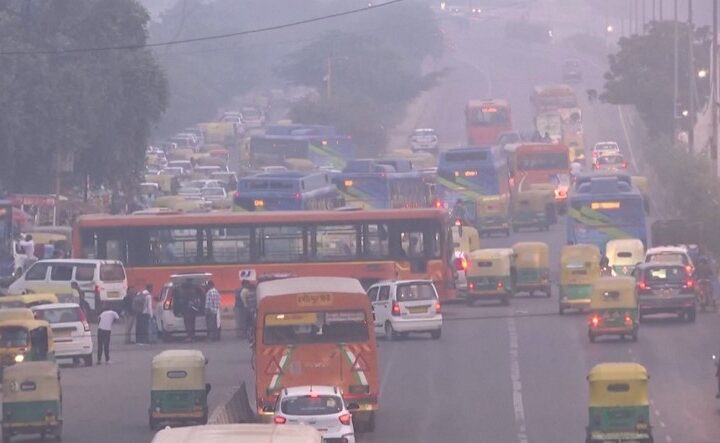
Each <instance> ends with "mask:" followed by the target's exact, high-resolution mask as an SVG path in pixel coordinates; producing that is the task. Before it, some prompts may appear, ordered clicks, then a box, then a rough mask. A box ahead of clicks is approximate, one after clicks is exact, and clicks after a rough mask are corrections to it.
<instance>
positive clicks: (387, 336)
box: [385, 322, 398, 341]
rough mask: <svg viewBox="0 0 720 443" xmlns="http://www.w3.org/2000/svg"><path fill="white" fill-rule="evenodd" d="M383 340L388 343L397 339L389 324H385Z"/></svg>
mask: <svg viewBox="0 0 720 443" xmlns="http://www.w3.org/2000/svg"><path fill="white" fill-rule="evenodd" d="M385 339H386V340H388V341H393V340H397V339H398V334H397V332H395V330H394V329H393V327H392V324H391V323H390V322H385Z"/></svg>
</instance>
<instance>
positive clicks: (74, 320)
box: [31, 303, 93, 366]
mask: <svg viewBox="0 0 720 443" xmlns="http://www.w3.org/2000/svg"><path fill="white" fill-rule="evenodd" d="M31 309H32V311H33V313H34V314H35V318H37V319H38V320H45V321H47V322H48V323H50V328H51V329H52V331H53V336H54V341H55V357H57V358H72V359H73V362H74V363H75V364H77V363H78V362H79V361H80V359H82V361H83V363H85V366H92V361H93V340H92V334H91V333H90V324H89V323H88V321H87V318H86V317H85V313H84V312H83V310H82V309H80V305H78V304H77V303H52V304H45V305H38V306H33V307H32V308H31Z"/></svg>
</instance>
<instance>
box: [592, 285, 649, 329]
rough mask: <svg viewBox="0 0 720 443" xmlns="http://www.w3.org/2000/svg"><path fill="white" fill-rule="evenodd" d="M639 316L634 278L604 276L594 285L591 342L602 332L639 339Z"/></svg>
mask: <svg viewBox="0 0 720 443" xmlns="http://www.w3.org/2000/svg"><path fill="white" fill-rule="evenodd" d="M639 317H640V316H639V314H638V298H637V292H636V290H635V279H634V278H632V277H601V278H600V279H598V280H597V281H596V282H595V283H594V284H593V288H592V295H591V296H590V317H589V320H588V338H589V339H590V341H591V342H594V341H595V339H596V338H597V337H600V336H602V335H616V336H619V337H620V339H622V340H625V337H626V336H629V337H630V338H631V339H632V341H637V339H638V326H639Z"/></svg>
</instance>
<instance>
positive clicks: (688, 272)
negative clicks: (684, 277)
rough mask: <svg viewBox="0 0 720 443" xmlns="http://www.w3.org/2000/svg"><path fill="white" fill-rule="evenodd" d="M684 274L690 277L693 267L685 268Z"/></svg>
mask: <svg viewBox="0 0 720 443" xmlns="http://www.w3.org/2000/svg"><path fill="white" fill-rule="evenodd" d="M685 272H687V274H688V275H692V273H693V267H692V266H690V265H687V266H685Z"/></svg>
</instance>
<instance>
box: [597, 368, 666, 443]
mask: <svg viewBox="0 0 720 443" xmlns="http://www.w3.org/2000/svg"><path fill="white" fill-rule="evenodd" d="M649 379H650V377H649V376H648V373H647V370H646V369H645V368H644V367H643V366H642V365H639V364H637V363H601V364H599V365H595V366H594V367H593V368H592V369H591V370H590V373H589V374H588V377H587V380H588V384H589V389H590V393H589V394H590V402H589V411H588V415H589V417H588V418H589V420H588V421H589V423H588V426H587V428H586V433H587V436H586V438H585V442H586V443H601V442H618V443H620V442H638V443H652V442H653V437H652V427H651V426H650V402H649V399H648V380H649Z"/></svg>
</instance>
